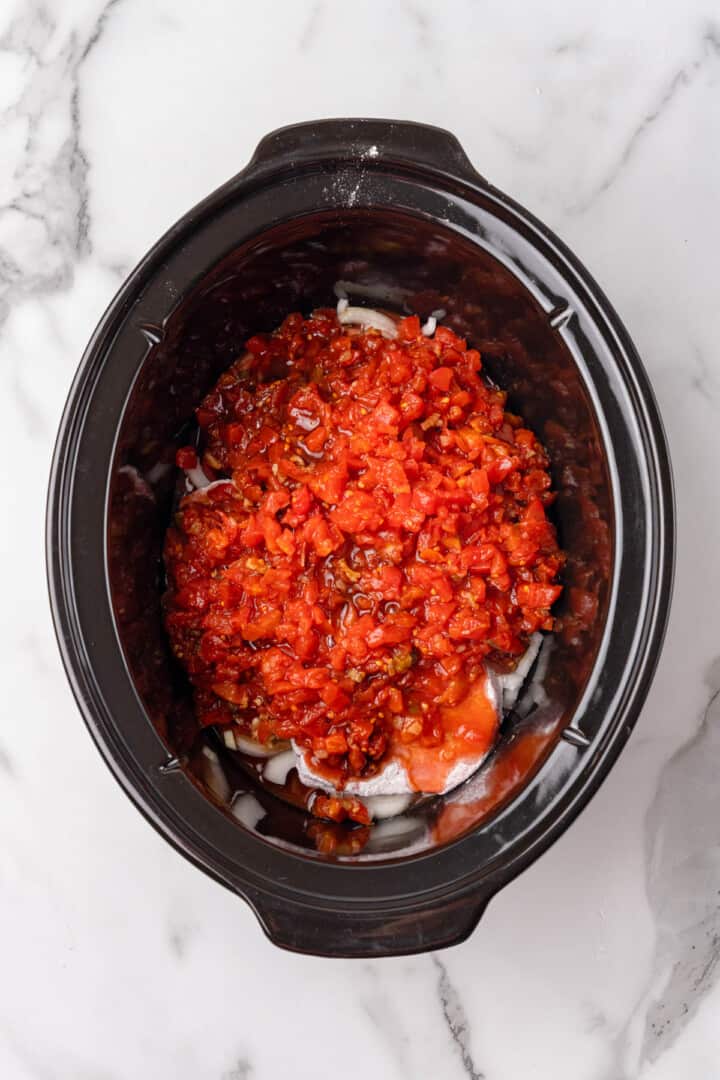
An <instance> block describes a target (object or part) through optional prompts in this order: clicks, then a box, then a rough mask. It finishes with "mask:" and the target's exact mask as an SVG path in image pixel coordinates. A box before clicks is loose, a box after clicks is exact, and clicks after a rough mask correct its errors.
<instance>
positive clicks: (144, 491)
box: [118, 465, 155, 502]
mask: <svg viewBox="0 0 720 1080" xmlns="http://www.w3.org/2000/svg"><path fill="white" fill-rule="evenodd" d="M118 472H119V473H122V474H123V476H129V477H130V480H131V481H132V486H133V491H134V492H135V494H136V495H141V496H142V497H143V498H144V499H152V501H153V502H155V495H154V493H153V490H152V488H151V487H150V485H149V484H148V483H147V481H146V480H145V479H144V478H143V476H142V475H141V473H139V472H138V470H137V469H136V468H135V466H134V465H122V466H121V467H120V468H119V469H118Z"/></svg>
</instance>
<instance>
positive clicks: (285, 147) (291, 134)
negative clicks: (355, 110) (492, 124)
mask: <svg viewBox="0 0 720 1080" xmlns="http://www.w3.org/2000/svg"><path fill="white" fill-rule="evenodd" d="M322 158H330V159H334V160H337V161H346V162H348V163H355V164H357V163H362V164H365V165H368V164H371V163H372V162H373V161H380V162H382V161H387V160H392V161H395V162H406V163H407V164H411V165H423V166H426V167H428V168H430V169H433V170H434V171H436V172H442V173H444V174H446V175H451V176H457V177H462V178H463V179H466V180H470V181H472V182H474V183H477V182H478V181H480V182H483V183H485V181H484V180H483V178H482V177H481V176H480V174H479V173H478V172H477V171H476V170H475V169H474V168H473V166H472V164H471V162H470V160H469V158H468V156H467V154H466V153H465V151H464V150H463V148H462V146H461V145H460V143H459V142H458V140H457V139H456V138H455V136H454V135H452V134H451V133H450V132H449V131H445V129H444V128H439V127H433V126H432V125H430V124H417V123H415V122H414V121H411V120H370V119H367V120H365V119H347V120H311V121H309V122H308V123H304V124H291V125H290V126H288V127H283V128H278V129H277V131H271V132H270V134H269V135H266V136H265V138H264V139H262V140H261V142H260V143H259V144H258V147H257V149H256V151H255V153H254V154H253V157H252V159H251V161H250V163H249V165H248V167H247V171H249V172H251V171H258V172H263V171H265V169H267V168H268V167H271V168H278V167H282V166H293V165H300V164H302V163H303V162H305V161H309V160H315V161H317V160H318V159H322Z"/></svg>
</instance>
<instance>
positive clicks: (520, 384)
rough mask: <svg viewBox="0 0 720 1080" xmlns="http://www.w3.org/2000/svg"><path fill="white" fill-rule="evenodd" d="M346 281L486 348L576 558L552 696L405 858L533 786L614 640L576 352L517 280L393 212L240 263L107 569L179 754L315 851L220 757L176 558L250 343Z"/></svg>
mask: <svg viewBox="0 0 720 1080" xmlns="http://www.w3.org/2000/svg"><path fill="white" fill-rule="evenodd" d="M338 281H343V282H350V283H352V284H355V285H360V286H361V294H362V295H361V298H360V297H359V298H358V302H360V303H366V304H374V305H375V306H383V307H386V308H388V309H391V310H394V311H405V312H409V311H415V312H417V313H418V314H419V315H421V316H422V317H426V316H427V315H429V314H430V312H432V311H434V310H437V309H444V310H445V312H446V315H445V317H444V321H445V322H446V323H447V324H448V325H450V326H451V327H452V328H453V329H455V330H456V331H458V332H460V333H462V334H463V335H464V336H466V337H467V338H468V340H469V341H470V342H471V343H472V345H473V346H474V347H476V348H478V349H479V350H480V351H481V353H482V355H483V363H484V367H485V370H486V372H487V373H488V375H489V377H490V378H492V379H493V380H494V381H495V382H496V383H498V384H499V385H500V386H501V387H503V388H504V389H506V390H507V391H508V394H509V407H510V408H511V409H513V410H514V411H517V412H518V413H521V414H522V415H523V416H524V417H525V419H526V420H527V422H528V424H529V425H530V426H531V427H532V428H533V429H534V430H535V431H536V433H537V434H538V435H539V436H540V437H541V439H542V440H543V442H544V443H545V445H546V447H547V449H548V451H549V453H550V456H551V459H552V472H553V480H554V484H555V487H556V490H557V491H558V498H557V502H556V505H555V507H554V517H555V521H556V525H557V528H558V532H559V536H560V540H561V543H562V545H563V547H564V548H565V549H566V551H567V552H568V562H567V567H566V570H565V585H566V588H565V593H564V598H563V600H562V601H561V604H560V609H559V612H558V614H559V617H560V624H559V626H560V628H559V632H558V633H557V634H556V635H555V637H554V641H553V647H552V650H551V651H550V653H549V657H548V658H547V662H546V664H545V671H544V675H543V677H542V680H541V682H542V693H541V694H537V693H535V695H534V696H532V698H526V699H525V700H524V699H523V698H521V699H520V701H519V702H518V704H517V705H516V710H515V714H514V715H513V716H511V717H510V718H508V719H507V720H506V722H505V723H504V724H503V727H502V730H501V736H500V740H499V745H498V748H497V750H496V752H495V754H494V755H493V757H492V758H491V759H490V760H489V761H488V762H487V763H486V765H485V766H484V767H483V777H482V782H481V783H479V784H478V783H476V784H475V789H474V794H473V796H472V798H468V797H467V793H466V797H465V798H464V799H459V798H458V797H456V796H448V797H446V798H445V799H441V800H435V801H434V803H433V804H432V805H431V806H429V807H426V808H425V809H424V810H423V811H422V814H421V815H420V818H421V820H419V822H418V823H417V826H416V827H415V828H414V829H410V830H409V832H407V833H406V834H405V835H403V834H402V833H398V834H397V835H396V836H395V837H393V836H392V835H388V836H387V838H386V839H385V841H384V842H383V843H384V846H383V844H381V845H380V850H381V851H382V852H386V853H393V852H397V851H400V850H402V849H403V847H406V846H407V844H408V843H416V842H417V841H418V835H419V832H418V830H420V832H421V833H422V835H423V836H424V837H425V838H426V842H427V843H444V842H446V841H448V840H452V839H454V838H455V837H456V836H458V835H460V834H461V833H462V832H464V831H466V830H467V829H468V828H472V827H474V826H476V825H477V824H478V823H479V822H481V821H483V820H485V819H487V818H488V816H489V815H491V814H492V812H493V811H494V810H495V809H496V808H497V807H498V806H500V805H501V804H503V803H505V802H507V800H508V799H509V798H510V797H511V796H512V795H513V793H514V792H516V791H517V790H518V789H519V788H521V787H522V786H523V785H524V784H525V783H526V782H527V780H528V778H529V777H530V776H531V775H532V774H533V773H534V772H535V770H536V769H537V767H538V765H539V763H540V762H541V761H543V760H544V759H545V758H546V756H547V754H548V753H549V751H550V750H551V748H552V746H553V745H554V743H555V741H556V739H557V737H558V735H559V733H560V731H561V730H562V727H563V726H564V724H565V722H566V720H567V718H568V716H569V714H570V713H571V711H572V708H573V705H574V703H575V702H576V701H577V699H578V697H579V695H580V693H581V692H582V689H583V686H584V685H585V682H586V680H587V677H588V675H589V672H590V671H591V669H592V665H593V661H594V657H595V655H596V651H597V647H598V641H599V637H600V634H601V630H602V625H603V620H604V613H605V605H606V600H607V594H608V587H609V579H610V574H611V567H612V532H611V528H610V520H611V496H610V488H609V483H608V478H607V473H606V469H605V465H604V458H603V452H602V440H601V438H600V434H599V431H598V427H597V424H596V422H595V418H594V415H593V412H592V409H591V407H590V405H589V402H588V398H587V395H586V393H585V390H584V387H583V383H582V380H581V378H580V376H579V374H578V371H577V369H576V367H575V364H574V362H573V360H572V357H571V356H570V353H569V352H568V351H567V349H566V348H565V346H564V344H563V341H562V338H561V336H560V335H559V334H558V332H557V331H555V330H553V329H552V328H551V327H550V325H549V322H548V318H547V315H546V314H545V313H544V312H543V311H542V309H541V308H540V307H539V305H538V304H536V302H535V301H534V300H533V299H532V298H531V296H530V295H529V293H528V292H527V290H526V289H525V288H524V287H523V286H522V285H521V284H520V282H519V281H518V279H517V278H515V277H514V276H513V275H512V274H511V273H510V271H509V270H508V269H506V267H505V266H504V265H502V264H501V263H500V262H499V261H498V260H496V259H495V258H493V257H492V256H491V255H489V254H487V253H486V252H484V251H483V250H481V249H480V248H479V247H478V246H477V245H474V244H472V243H470V242H469V241H468V240H466V239H464V238H462V237H460V236H459V235H457V234H456V233H454V232H452V231H451V230H450V229H447V228H441V227H439V226H437V225H435V224H433V223H431V222H428V221H425V220H422V219H419V218H415V217H412V218H411V217H409V216H407V215H402V214H398V213H394V212H392V213H391V212H386V211H383V212H379V211H375V212H373V213H372V214H368V213H364V212H362V211H357V212H355V213H351V212H347V213H346V214H343V215H342V216H341V217H339V216H338V215H337V214H330V213H327V214H318V215H315V216H313V217H312V218H303V219H301V220H298V221H294V222H290V223H287V224H285V225H282V226H278V227H277V228H275V229H274V230H272V231H270V232H266V233H264V234H263V235H262V236H259V237H257V238H256V239H255V240H253V241H251V242H250V243H248V244H245V245H243V246H242V247H239V248H238V249H236V250H234V251H232V252H231V253H230V254H229V255H227V256H226V257H225V258H224V259H223V260H222V261H221V262H220V263H218V264H217V265H216V266H214V267H212V268H211V269H210V270H208V272H207V273H206V274H204V275H203V276H202V277H201V278H200V279H199V280H198V282H197V284H196V286H195V288H194V289H193V290H192V292H191V293H190V294H189V295H188V296H186V297H185V298H184V299H183V300H182V302H181V303H180V304H179V305H178V306H177V307H176V308H175V310H174V311H173V312H172V313H171V314H170V316H169V317H168V319H167V321H166V324H165V326H164V327H163V328H162V333H161V334H159V335H158V336H159V340H158V341H157V343H156V344H155V345H154V346H153V348H152V349H150V351H149V352H148V355H147V357H146V360H145V362H144V364H143V367H142V370H141V371H140V373H139V375H138V378H137V380H136V382H135V386H134V389H133V392H132V394H131V396H130V398H129V400H128V402H127V405H126V408H125V411H124V415H123V417H122V422H121V426H120V433H119V439H118V446H117V453H116V460H115V464H114V468H113V476H112V483H111V489H110V503H109V514H108V523H109V528H108V567H109V575H110V585H111V592H112V597H113V606H114V612H115V618H116V623H117V628H118V634H119V637H120V640H121V643H122V646H123V649H124V652H125V656H126V659H127V663H128V667H129V670H130V672H131V674H132V677H133V679H134V682H135V686H136V689H137V692H138V694H139V696H140V698H141V700H142V701H143V704H144V706H145V708H146V709H147V712H148V715H149V717H150V718H151V719H152V721H153V723H154V724H155V726H156V727H157V729H158V731H159V732H160V734H161V735H162V736H163V738H164V739H165V740H166V742H167V744H168V746H169V748H170V750H171V751H172V752H173V753H174V754H177V755H178V756H180V757H181V759H182V760H184V761H186V762H187V763H188V766H189V768H190V769H191V770H193V771H194V774H195V776H196V777H197V778H198V780H199V781H200V782H202V783H203V784H204V785H205V787H206V789H208V790H209V792H210V794H211V796H212V797H213V798H215V799H216V800H217V801H220V802H221V803H222V804H226V805H227V804H229V803H230V801H231V800H232V799H233V797H234V796H236V795H237V793H238V792H240V793H243V792H247V793H248V794H252V796H253V798H255V799H257V800H258V805H259V806H260V807H261V809H262V811H263V813H264V817H262V815H261V818H259V819H257V821H255V822H254V824H255V825H256V826H257V827H258V828H259V829H260V831H262V832H264V834H265V835H267V836H268V837H269V838H273V837H274V838H277V839H279V840H281V841H282V842H285V843H287V842H290V843H292V844H293V845H298V846H300V847H303V848H313V847H316V846H317V840H316V839H313V837H312V835H310V834H309V833H308V820H307V818H306V815H304V814H302V813H301V812H300V811H298V810H296V809H290V808H288V807H282V806H280V805H277V804H278V800H276V799H273V798H272V796H268V794H267V793H266V792H263V791H257V790H254V788H253V784H252V782H251V780H250V779H249V778H248V776H247V774H246V773H244V772H243V771H242V770H239V769H238V768H237V767H236V766H235V765H234V764H233V762H232V761H228V759H227V758H226V757H225V756H224V755H223V751H222V748H221V747H220V746H219V745H216V746H215V749H216V750H217V751H218V753H219V754H220V769H217V768H215V762H213V761H212V757H208V756H207V755H205V754H203V753H202V746H201V742H200V741H199V738H198V736H197V733H196V728H195V724H194V720H193V712H192V704H191V696H190V690H189V686H188V683H187V680H186V678H185V676H184V673H183V672H182V671H181V670H180V669H179V667H178V665H177V664H176V663H175V662H174V660H173V659H172V657H171V656H170V654H169V650H168V647H167V643H166V639H165V634H164V631H163V628H162V621H161V613H160V597H161V594H162V590H163V570H162V559H161V549H162V541H163V536H164V531H165V529H166V527H167V524H168V521H169V520H170V516H171V513H172V508H173V503H174V500H175V499H176V498H177V497H178V492H179V490H180V488H179V486H178V476H177V470H176V469H175V466H174V454H175V450H176V448H177V446H178V445H181V444H182V443H183V442H186V441H187V440H188V437H189V434H190V432H191V430H192V427H193V422H194V421H193V410H194V408H195V407H196V406H197V405H198V404H199V402H200V400H201V399H202V397H203V395H204V393H205V392H206V391H207V390H208V389H209V388H210V387H211V386H212V385H213V383H214V381H215V380H216V378H217V377H218V375H219V374H220V372H221V371H222V370H224V369H225V368H226V367H227V366H228V365H229V364H230V363H231V362H232V361H233V359H235V357H237V356H238V355H239V354H240V352H241V351H242V349H243V345H244V342H245V340H246V339H247V337H248V336H250V335H251V334H252V333H255V332H258V331H263V330H271V329H272V328H274V327H275V326H276V325H278V324H279V322H280V321H281V320H282V318H283V317H284V316H285V315H286V314H288V313H289V312H290V311H297V310H300V311H302V312H304V313H308V312H309V311H310V310H312V308H313V307H316V306H332V305H334V304H335V302H336V296H335V293H334V291H333V289H334V286H335V284H336V283H337V282H338ZM210 738H211V741H212V736H210ZM208 762H210V764H208ZM251 816H254V817H257V815H251ZM246 823H247V822H246ZM335 828H336V829H344V828H345V827H344V826H342V827H341V826H336V827H335ZM428 830H429V831H428ZM345 842H347V844H350V841H349V839H348V838H347V837H346V838H345V839H344V840H343V843H345ZM341 853H342V850H341ZM346 853H349V854H352V845H351V844H350V846H349V847H348V848H347V851H346Z"/></svg>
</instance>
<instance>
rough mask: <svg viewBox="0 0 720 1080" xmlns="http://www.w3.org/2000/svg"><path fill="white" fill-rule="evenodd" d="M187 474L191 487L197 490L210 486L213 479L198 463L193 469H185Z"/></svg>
mask: <svg viewBox="0 0 720 1080" xmlns="http://www.w3.org/2000/svg"><path fill="white" fill-rule="evenodd" d="M185 476H186V478H187V481H188V483H189V484H190V486H191V487H193V488H195V490H196V491H201V490H202V489H203V488H206V487H210V485H211V483H212V480H211V479H210V477H209V476H207V475H206V474H205V473H204V472H203V470H202V467H201V466H200V465H196V466H195V467H194V468H192V469H186V470H185Z"/></svg>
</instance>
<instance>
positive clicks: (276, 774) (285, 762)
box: [263, 750, 297, 784]
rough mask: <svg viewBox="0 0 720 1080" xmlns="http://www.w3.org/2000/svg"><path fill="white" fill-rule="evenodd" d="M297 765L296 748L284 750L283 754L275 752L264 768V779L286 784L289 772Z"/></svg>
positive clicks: (273, 782) (271, 782) (272, 782)
mask: <svg viewBox="0 0 720 1080" xmlns="http://www.w3.org/2000/svg"><path fill="white" fill-rule="evenodd" d="M296 765H297V757H296V756H295V751H294V750H284V751H283V752H282V753H281V754H275V755H274V756H273V757H271V758H270V760H269V761H268V763H267V765H265V767H264V768H263V780H267V781H268V783H270V784H284V783H285V781H286V780H287V778H288V773H289V772H290V770H291V769H294V768H295V766H296Z"/></svg>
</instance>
